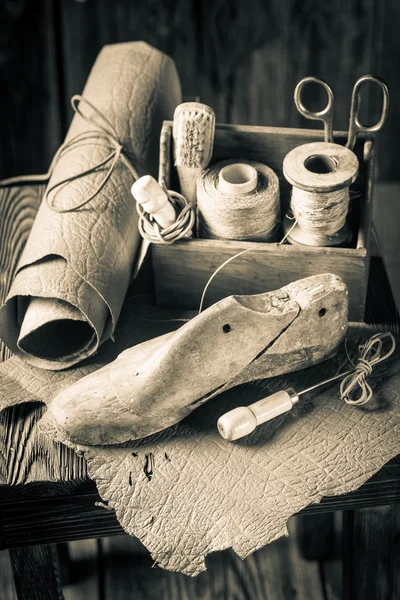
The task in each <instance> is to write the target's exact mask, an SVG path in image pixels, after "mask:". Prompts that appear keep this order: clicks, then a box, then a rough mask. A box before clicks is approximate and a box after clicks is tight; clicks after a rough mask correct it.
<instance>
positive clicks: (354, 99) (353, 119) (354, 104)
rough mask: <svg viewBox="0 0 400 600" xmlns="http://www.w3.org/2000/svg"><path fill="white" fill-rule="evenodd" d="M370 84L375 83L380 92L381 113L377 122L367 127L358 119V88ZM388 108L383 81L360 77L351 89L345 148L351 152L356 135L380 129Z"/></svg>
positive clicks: (371, 77) (387, 94)
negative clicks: (347, 135)
mask: <svg viewBox="0 0 400 600" xmlns="http://www.w3.org/2000/svg"><path fill="white" fill-rule="evenodd" d="M367 82H372V83H377V84H378V85H379V86H380V88H381V90H382V112H381V116H380V119H379V121H378V122H377V123H376V124H375V125H372V126H371V127H367V126H366V125H363V124H362V123H360V119H359V117H358V115H359V112H360V105H361V93H360V88H361V87H362V86H363V85H364V83H367ZM388 108H389V90H388V87H387V85H386V83H385V81H384V80H383V79H382V78H381V77H377V76H374V75H363V77H360V79H358V81H356V83H355V86H354V88H353V93H352V95H351V107H350V120H349V137H348V139H347V144H346V147H347V148H350V150H353V148H354V146H355V144H356V140H357V135H358V134H359V133H361V132H363V133H376V132H377V131H380V129H382V127H383V125H384V123H385V121H386V117H387V113H388Z"/></svg>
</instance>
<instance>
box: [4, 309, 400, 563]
mask: <svg viewBox="0 0 400 600" xmlns="http://www.w3.org/2000/svg"><path fill="white" fill-rule="evenodd" d="M180 317H185V315H179V314H178V313H177V312H176V311H175V312H174V311H167V310H165V309H164V310H163V309H159V308H155V307H149V306H146V305H143V304H142V303H141V302H140V301H139V299H138V298H130V299H128V301H127V302H126V304H125V307H124V310H123V311H122V314H121V318H120V322H119V325H118V327H117V330H116V341H115V343H112V342H111V341H108V342H106V343H105V344H104V345H103V346H102V348H101V349H100V352H99V354H98V356H96V357H91V358H90V359H88V360H87V361H85V363H84V364H83V365H81V366H80V367H78V368H75V369H71V370H68V371H58V372H50V371H44V370H38V369H35V368H33V367H32V366H30V365H28V364H26V363H24V362H22V361H21V360H20V359H19V358H17V357H14V358H12V359H10V360H9V361H7V362H5V363H3V364H2V365H0V380H1V384H0V408H5V407H6V406H9V405H12V404H15V403H18V402H25V401H28V400H39V401H42V402H48V399H49V398H51V397H54V396H55V395H56V394H57V393H59V392H60V391H61V390H63V389H65V388H66V387H68V386H69V385H71V384H72V383H73V382H75V381H77V380H78V379H79V378H80V377H82V376H83V375H86V374H88V373H90V372H93V371H94V370H95V369H97V368H99V367H100V366H103V365H104V364H107V363H108V362H109V361H111V360H113V359H115V358H116V356H117V355H118V354H119V353H120V352H121V351H122V350H123V349H124V348H126V347H129V346H131V345H132V344H134V343H140V342H142V341H144V340H146V339H147V338H151V337H154V336H155V335H161V334H164V333H168V332H170V331H173V330H174V329H176V328H177V327H178V326H179V325H181V320H179V318H180ZM175 319H178V320H175ZM372 333H373V331H372V330H371V329H369V328H367V327H358V328H357V327H352V328H350V330H349V340H350V343H349V350H350V353H352V352H354V351H355V345H356V344H357V343H359V342H360V341H365V340H366V339H367V338H368V337H370V336H371V335H372ZM95 361H96V362H95ZM399 367H400V353H399V351H396V353H395V355H394V356H393V358H391V359H390V360H388V361H387V362H385V363H382V364H381V365H378V366H377V367H376V369H375V370H374V375H373V376H372V378H371V382H372V383H373V386H374V388H375V390H374V392H375V394H374V401H373V402H374V405H373V406H371V407H367V408H366V409H360V408H356V407H352V406H348V405H346V404H344V403H343V402H342V401H341V400H340V399H339V396H338V387H337V385H333V386H332V387H330V388H328V389H322V390H319V391H315V392H313V393H311V394H309V395H307V396H305V397H304V399H302V401H301V403H300V404H298V405H297V406H296V407H295V408H294V409H293V411H292V412H291V413H288V414H287V415H283V416H281V417H278V418H276V419H274V420H273V421H271V422H269V423H266V424H264V425H263V426H261V427H259V428H257V429H256V431H255V432H254V433H253V434H251V435H250V436H248V437H247V438H244V439H242V440H238V441H237V442H234V443H231V442H228V441H225V440H223V439H222V438H221V437H220V436H219V434H218V432H217V429H216V421H217V419H218V417H219V416H220V415H221V414H223V413H224V412H226V411H227V410H229V409H231V408H234V407H235V406H239V405H241V404H250V403H251V402H254V401H256V400H258V399H260V398H262V397H264V396H265V395H267V394H270V393H272V392H275V391H277V390H279V389H281V388H286V387H289V386H293V387H294V388H295V389H297V390H300V389H302V388H304V387H305V386H307V385H311V384H313V383H316V382H318V381H320V380H321V379H323V378H325V377H327V376H330V375H332V374H335V373H337V372H340V371H341V370H343V369H345V368H347V359H346V356H345V353H344V351H343V350H341V351H340V352H338V354H337V355H336V356H335V357H333V358H331V359H329V360H328V361H326V362H324V363H322V364H320V365H317V366H315V367H311V368H309V369H307V370H305V371H301V372H297V373H293V374H291V375H284V376H281V377H277V378H274V379H268V380H263V381H260V382H258V383H251V384H247V385H242V386H240V387H237V388H234V389H232V390H228V391H227V392H225V393H223V394H222V395H220V396H217V397H216V398H214V399H213V400H211V401H210V402H208V403H207V404H206V405H204V406H202V407H201V408H199V409H198V410H196V411H194V412H193V413H192V414H191V415H189V416H188V417H187V418H186V419H185V420H184V421H182V422H181V423H179V424H178V425H175V426H174V427H172V428H170V429H167V430H165V431H163V432H162V433H160V434H156V435H154V436H152V437H149V438H145V439H143V440H140V441H137V442H132V443H130V444H127V445H124V446H123V447H117V446H115V447H87V446H86V447H83V446H80V447H78V449H80V450H83V451H84V452H85V457H86V460H87V463H88V470H89V474H90V477H91V478H93V479H94V480H95V481H96V484H97V487H98V490H99V493H100V495H101V497H102V498H103V500H104V501H107V502H108V505H109V507H111V508H113V509H114V510H115V512H116V516H117V518H118V520H119V521H120V523H121V525H122V526H123V528H124V529H125V531H126V532H127V533H130V534H131V535H135V536H137V537H138V538H139V539H140V540H141V541H142V542H143V543H144V544H145V546H146V547H147V548H148V549H149V551H150V552H151V554H152V556H153V558H154V560H155V561H156V562H157V563H158V565H159V566H161V567H163V568H165V569H169V570H174V571H181V572H183V573H186V574H188V575H196V574H198V573H199V572H201V571H202V570H204V569H205V562H204V559H205V556H206V555H207V554H208V553H210V552H214V551H216V550H221V549H224V548H228V547H232V548H233V549H234V550H235V552H236V553H237V554H238V555H239V556H241V557H246V556H248V555H249V554H250V553H252V552H253V551H255V550H257V549H258V548H261V547H262V546H263V545H265V544H267V543H269V542H271V541H273V540H274V539H276V538H278V537H280V536H282V535H285V534H286V522H287V519H288V518H289V517H290V516H291V515H292V514H294V513H296V512H298V511H299V510H300V509H302V508H303V507H305V506H307V505H308V504H310V503H313V502H318V501H320V499H321V498H322V497H323V496H332V495H338V494H343V493H346V492H349V491H352V490H355V489H356V488H358V487H359V486H360V485H361V484H362V483H364V482H365V481H366V480H367V479H368V478H369V477H371V476H372V475H373V474H374V473H375V472H376V471H378V470H379V469H380V468H381V467H382V466H383V465H384V464H385V463H386V462H387V461H388V460H389V459H390V458H392V457H393V456H395V455H396V454H398V453H399V450H400V444H399V428H400V397H399V396H400V394H399V389H400V374H399ZM372 408H374V409H376V408H378V410H372ZM39 426H40V423H39ZM45 430H46V429H45ZM46 431H47V433H48V434H49V435H54V431H52V430H51V428H47V430H46ZM150 454H153V459H154V469H153V473H152V475H151V476H149V472H148V468H146V465H147V466H148V456H149V455H150ZM146 471H147V474H146Z"/></svg>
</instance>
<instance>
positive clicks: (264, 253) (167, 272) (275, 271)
mask: <svg viewBox="0 0 400 600" xmlns="http://www.w3.org/2000/svg"><path fill="white" fill-rule="evenodd" d="M246 249H250V250H252V251H251V252H248V253H247V254H243V255H242V256H239V257H238V258H237V259H235V260H233V261H231V262H230V263H229V264H228V265H227V266H226V267H224V268H223V270H221V271H220V272H219V273H218V275H217V276H216V277H215V278H214V279H213V281H212V284H211V285H210V287H209V288H208V290H207V294H206V302H205V307H206V306H210V304H212V303H214V302H217V301H218V300H220V299H221V298H224V297H226V296H229V295H230V294H257V293H262V292H266V291H272V290H276V289H279V288H280V287H282V286H283V285H286V284H288V283H290V282H292V281H296V280H297V279H299V278H300V277H307V276H309V275H317V274H319V273H329V272H334V273H335V274H336V275H339V276H340V277H342V279H343V280H344V282H345V283H346V284H347V286H348V289H349V306H350V310H349V319H350V320H352V321H362V320H363V317H364V306H365V299H364V263H365V255H364V256H362V252H363V251H361V253H360V254H357V253H359V252H360V251H358V250H353V253H354V254H353V255H351V254H350V251H346V250H345V249H336V253H335V258H334V259H333V258H332V254H331V252H330V251H329V250H328V251H325V250H321V248H318V249H316V248H307V249H302V251H301V258H300V255H299V252H298V250H297V248H296V247H295V246H290V245H281V246H279V245H278V244H258V243H252V242H230V241H222V240H192V241H184V242H177V243H175V244H173V245H171V246H166V245H158V244H157V245H153V247H152V256H153V270H154V285H155V293H156V302H157V304H160V305H163V306H180V307H184V308H189V309H193V310H195V309H198V307H199V305H200V299H201V296H202V293H203V290H204V288H205V286H206V284H207V282H208V280H209V278H210V277H211V275H212V274H213V273H214V272H215V270H216V269H217V267H219V266H220V265H221V264H223V263H224V261H226V260H227V259H228V258H230V257H232V256H234V255H235V254H237V253H239V252H241V251H242V250H246Z"/></svg>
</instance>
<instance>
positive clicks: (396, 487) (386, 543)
mask: <svg viewBox="0 0 400 600" xmlns="http://www.w3.org/2000/svg"><path fill="white" fill-rule="evenodd" d="M41 192H42V189H41V188H40V187H39V186H38V187H35V188H25V189H24V188H20V189H18V188H15V189H14V190H6V191H4V190H3V191H2V192H1V194H0V215H2V218H0V224H1V223H3V231H1V229H0V235H1V234H3V237H2V238H1V239H2V244H1V245H0V266H1V269H0V272H1V273H2V277H1V279H0V292H1V293H2V295H3V296H4V294H5V292H6V289H7V287H8V284H9V280H10V276H11V273H12V272H13V269H14V268H15V265H16V263H17V260H18V256H19V254H20V252H21V249H22V247H23V244H24V241H25V239H26V237H27V235H28V233H29V228H30V225H31V222H32V219H33V217H34V214H35V210H36V207H37V205H38V202H39V199H40V196H41ZM9 220H12V222H15V227H8V228H7V227H6V222H7V221H9ZM1 249H2V250H1ZM366 320H367V321H368V322H372V323H377V322H379V323H380V328H381V329H388V328H389V329H391V330H392V331H393V332H394V333H396V334H397V335H398V334H399V331H400V320H399V317H398V313H397V309H396V307H395V305H394V302H393V298H392V294H391V290H390V286H389V283H388V280H387V277H386V271H385V268H384V265H383V262H382V259H380V258H378V257H375V258H373V259H372V263H371V273H370V284H369V291H368V299H367V312H366ZM8 356H9V352H8V350H7V349H5V348H4V347H1V357H2V359H6V358H7V357H8ZM27 400H28V399H27ZM42 412H43V407H42V406H41V405H38V404H36V405H35V404H31V403H27V404H23V405H20V406H17V407H14V408H10V409H7V410H6V411H4V413H2V414H0V549H4V548H9V549H10V555H11V560H12V565H13V570H14V574H15V581H16V584H17V589H18V594H19V597H20V598H32V597H35V596H32V589H33V586H32V581H37V586H38V587H37V589H38V590H40V595H39V596H38V597H40V598H42V599H43V600H45V598H54V597H57V594H58V595H59V594H60V593H61V592H60V591H59V589H60V582H59V576H58V569H57V568H54V565H55V566H57V562H58V558H57V553H56V550H55V544H56V543H60V542H66V541H69V540H76V539H83V538H93V537H101V536H109V535H118V534H122V533H123V530H122V528H121V526H120V525H119V523H118V521H117V520H116V518H115V515H114V513H113V512H112V511H109V510H107V509H106V508H104V506H101V505H98V504H96V503H97V502H100V500H101V499H100V497H99V495H98V493H97V490H96V486H95V484H94V482H93V481H90V480H89V479H88V477H87V473H86V466H85V462H84V460H83V458H81V457H78V456H77V455H76V454H75V453H74V452H73V451H72V450H70V449H69V448H67V447H65V446H62V445H60V444H55V443H53V442H52V441H51V440H49V439H48V437H47V436H45V435H43V434H41V433H39V432H38V431H37V429H36V426H35V423H36V421H37V420H38V419H39V418H40V416H41V414H42ZM399 501H400V461H399V460H397V459H395V460H393V461H391V462H390V463H389V464H387V465H386V466H385V467H384V468H383V469H382V470H381V471H380V472H379V473H377V474H376V475H375V476H374V477H372V478H371V480H370V481H368V482H367V483H365V484H364V485H363V486H362V487H361V488H360V489H359V490H357V491H356V492H353V493H350V494H346V495H344V496H340V497H332V498H325V499H324V500H323V501H322V502H321V503H320V504H318V505H312V506H309V507H307V508H306V509H304V510H303V511H302V515H303V517H302V519H301V523H302V529H303V530H304V531H307V532H308V533H307V544H308V545H309V544H310V536H312V531H313V530H314V531H315V526H314V523H313V520H312V516H313V515H316V514H321V513H327V512H330V511H335V510H342V511H346V512H345V528H344V542H345V543H344V546H343V568H344V581H345V587H346V593H347V594H348V595H347V596H346V598H348V599H350V598H351V599H352V600H357V599H358V598H360V599H361V598H363V600H365V599H366V598H371V599H372V598H373V599H374V600H378V599H381V598H382V599H385V600H386V599H387V600H389V599H390V598H391V585H392V583H391V581H392V571H393V569H392V564H393V560H392V557H393V536H394V531H395V526H394V519H395V511H394V505H395V504H396V503H397V502H399ZM310 519H311V521H310ZM318 536H319V531H317V538H318ZM314 537H315V536H314ZM301 540H302V535H300V538H299V541H300V544H301ZM354 549H356V552H354ZM371 549H373V550H374V551H373V552H372V551H371ZM49 564H51V565H52V566H53V568H48V565H49ZM377 569H379V573H380V576H379V578H377V577H374V578H373V579H372V581H371V577H367V575H371V574H374V573H376V572H377ZM35 585H36V584H35ZM366 586H367V587H368V591H367V587H366Z"/></svg>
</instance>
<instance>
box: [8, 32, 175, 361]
mask: <svg viewBox="0 0 400 600" xmlns="http://www.w3.org/2000/svg"><path fill="white" fill-rule="evenodd" d="M82 97H83V99H84V100H85V101H87V102H83V101H82V108H81V105H79V107H78V108H79V109H80V110H81V112H82V113H84V115H85V117H86V118H83V117H82V115H81V114H76V115H75V116H74V118H73V120H72V123H71V126H70V129H69V131H68V134H67V136H66V139H65V143H67V144H68V142H71V140H74V139H76V136H80V135H82V136H83V139H82V140H81V142H79V143H77V144H72V146H71V147H70V148H69V149H68V151H67V152H65V153H63V154H62V155H61V156H60V157H59V158H58V160H57V162H56V164H55V166H54V168H53V171H52V174H51V178H50V181H49V187H48V190H49V197H48V200H49V202H47V201H46V199H45V198H46V196H45V197H44V199H43V201H42V203H41V206H40V208H39V211H38V214H37V216H36V219H35V222H34V224H33V227H32V231H31V233H30V236H29V239H28V242H27V244H26V247H25V249H24V252H23V254H22V256H21V259H20V262H19V265H18V268H17V271H16V275H15V278H14V280H13V282H12V285H11V289H10V291H9V294H8V296H7V298H6V302H5V304H4V305H3V306H2V307H1V309H0V337H1V338H2V339H3V341H4V342H5V344H6V345H7V346H8V347H9V348H10V349H11V350H12V351H13V352H14V353H16V354H17V355H19V356H20V357H21V358H23V359H24V360H26V361H27V362H29V363H30V364H32V365H35V366H37V367H41V368H43V369H54V370H59V369H65V368H67V367H70V366H71V365H74V364H76V363H78V362H80V361H81V360H83V359H84V358H86V357H88V356H90V355H92V354H94V353H95V352H96V351H97V349H98V347H99V345H100V344H102V343H103V342H104V341H105V340H107V339H108V338H110V337H111V336H112V334H113V331H114V329H115V325H116V323H117V320H118V317H119V314H120V311H121V307H122V303H123V300H124V297H125V294H126V291H127V288H128V285H129V281H130V278H131V272H132V267H133V265H134V262H135V257H136V255H137V252H138V248H139V244H140V242H141V238H140V235H139V232H138V227H137V223H138V214H137V211H136V207H135V201H134V199H133V198H132V196H131V194H130V188H131V186H132V183H133V181H134V176H133V174H132V171H131V170H130V169H129V168H127V166H126V164H125V163H124V161H123V160H121V159H119V160H118V161H117V162H116V164H115V168H114V170H113V172H112V174H111V177H110V178H109V179H108V180H107V182H106V183H105V185H104V186H102V187H101V183H102V181H103V180H104V177H105V175H106V174H107V171H108V169H109V167H110V163H107V164H105V165H104V166H103V167H101V168H97V169H95V170H94V171H92V172H91V173H89V174H86V175H84V176H82V177H80V178H77V179H74V180H70V181H69V182H68V183H67V184H66V185H61V186H60V187H59V188H57V189H53V187H54V185H55V184H57V183H60V182H62V181H64V180H66V179H69V178H71V177H73V176H75V175H76V174H78V173H80V172H81V173H82V172H83V171H85V170H87V169H91V168H93V167H94V166H96V165H98V164H99V163H101V162H102V161H104V160H105V158H106V157H107V156H108V155H109V154H110V152H111V151H112V150H113V144H111V145H110V144H109V143H108V141H107V139H106V140H105V139H104V136H103V137H102V135H101V132H102V127H103V128H104V127H105V128H106V129H107V130H109V129H111V130H113V131H114V132H115V137H116V139H117V143H118V144H120V146H121V147H122V149H123V150H122V151H123V153H124V158H127V159H128V160H129V162H130V164H131V165H132V167H133V170H134V171H135V172H136V173H137V176H139V177H140V176H142V175H145V174H148V173H150V174H152V175H156V174H157V168H158V146H159V136H160V130H161V126H162V122H163V120H165V119H170V118H172V116H173V112H174V109H175V107H176V106H177V105H178V104H179V103H180V102H181V90H180V83H179V77H178V74H177V71H176V68H175V64H174V62H173V61H172V60H171V59H170V58H169V57H168V56H166V55H165V54H163V53H162V52H159V51H158V50H156V49H155V48H152V47H151V46H149V45H148V44H146V43H144V42H132V43H124V44H114V45H109V46H105V47H104V48H103V49H102V51H101V52H100V54H99V56H98V58H97V60H96V62H95V64H94V66H93V68H92V71H91V73H90V75H89V78H88V81H87V83H86V86H85V88H84V91H83V94H82ZM89 103H90V104H89ZM86 134H87V135H86ZM97 134H99V135H98V136H97ZM114 149H115V148H114ZM99 187H101V189H100V190H99V192H98V193H97V194H96V195H95V196H94V197H93V198H92V199H91V200H90V201H89V202H88V203H86V204H84V202H85V199H86V198H88V197H90V195H91V194H92V193H93V192H94V191H95V190H96V189H98V188H99ZM50 190H52V191H50ZM49 204H50V205H49ZM51 205H54V206H55V207H58V208H61V209H62V210H67V211H68V212H58V211H56V210H54V209H53V208H52V207H51ZM79 206H80V208H79ZM77 207H78V208H77Z"/></svg>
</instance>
